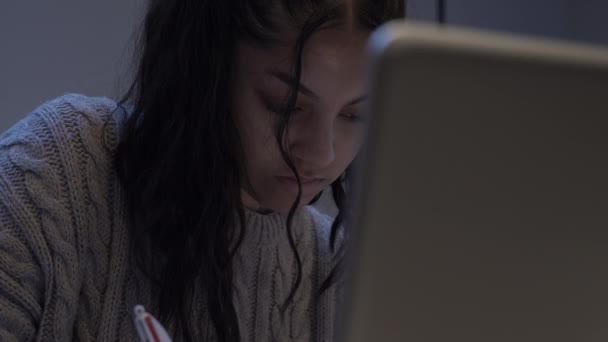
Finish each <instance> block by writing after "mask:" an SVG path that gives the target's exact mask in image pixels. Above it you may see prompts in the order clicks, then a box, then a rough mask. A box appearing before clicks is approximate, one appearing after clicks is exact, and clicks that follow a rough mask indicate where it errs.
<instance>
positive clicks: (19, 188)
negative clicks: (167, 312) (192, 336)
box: [0, 95, 338, 342]
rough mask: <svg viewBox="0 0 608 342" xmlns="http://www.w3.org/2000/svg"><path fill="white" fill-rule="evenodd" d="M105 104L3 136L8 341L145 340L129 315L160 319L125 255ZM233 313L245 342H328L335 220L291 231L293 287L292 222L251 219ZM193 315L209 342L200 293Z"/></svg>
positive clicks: (45, 115)
mask: <svg viewBox="0 0 608 342" xmlns="http://www.w3.org/2000/svg"><path fill="white" fill-rule="evenodd" d="M115 107H116V103H115V102H113V101H111V100H109V99H105V98H89V97H85V96H81V95H65V96H63V97H61V98H58V99H55V100H53V101H50V102H47V103H45V104H44V105H42V106H40V107H39V108H37V109H36V110H34V111H33V112H32V113H31V114H30V115H28V116H27V117H26V118H25V119H23V120H22V121H20V122H19V123H17V124H16V125H15V126H14V127H12V128H11V129H9V130H8V131H6V132H4V133H3V134H1V135H0V341H30V340H36V341H69V340H78V341H137V333H136V331H135V328H134V326H133V322H132V310H133V307H134V306H135V305H136V304H143V305H145V306H146V308H147V309H148V311H150V312H151V313H152V314H155V300H154V290H153V289H152V288H151V286H150V284H149V282H148V281H147V279H146V278H145V277H144V276H143V275H142V274H141V273H140V271H139V270H138V268H137V267H136V266H134V263H133V261H132V260H129V258H128V257H127V256H128V255H129V250H128V248H129V234H128V229H127V220H126V213H125V209H126V208H125V200H124V197H123V192H122V190H121V187H120V186H119V183H118V180H117V176H116V173H115V171H114V170H113V169H112V167H111V165H112V160H113V158H114V153H115V149H116V146H117V143H118V132H119V130H120V128H121V125H122V124H123V121H124V120H123V118H122V116H121V115H119V114H118V113H121V111H116V114H113V110H114V109H115ZM246 218H247V224H248V230H247V231H248V232H249V233H248V234H247V236H246V238H245V241H244V243H243V245H242V247H241V249H240V250H239V253H238V255H237V258H236V260H235V279H236V280H235V282H236V283H235V289H236V291H235V296H234V303H235V307H236V309H237V313H238V316H239V324H240V330H241V335H242V337H243V340H244V341H264V342H266V341H330V340H332V335H333V333H334V318H335V314H334V312H335V302H336V298H337V293H336V292H337V291H338V290H336V289H331V290H330V291H327V292H326V293H325V294H324V295H323V296H321V298H320V300H319V301H315V300H313V296H314V291H315V289H317V288H318V286H319V284H320V282H321V281H322V280H323V279H325V277H326V276H327V274H328V272H329V271H330V269H331V267H332V262H331V257H330V253H329V248H328V246H329V245H328V235H329V227H330V225H331V218H330V217H328V216H325V215H322V214H321V213H319V212H318V211H317V210H316V209H314V208H312V207H305V208H303V209H302V210H300V211H299V213H298V214H297V216H296V219H295V221H294V223H295V227H296V229H295V232H296V236H297V246H298V249H299V251H300V254H301V256H302V260H303V272H304V280H303V283H302V286H301V287H300V290H299V291H298V292H297V295H296V299H295V302H294V305H293V307H291V308H290V309H289V310H287V313H286V314H285V315H284V316H281V315H280V314H279V309H278V308H279V305H280V304H281V303H282V302H283V301H284V300H285V298H286V296H287V294H288V292H289V289H290V288H291V284H292V281H293V279H294V277H295V272H294V264H295V262H294V258H293V256H292V252H291V250H290V248H289V244H288V243H287V237H286V231H285V219H286V217H285V216H284V215H281V214H276V213H275V214H270V215H261V214H257V213H254V212H247V213H246ZM195 298H196V301H195V305H194V307H195V310H194V312H193V313H192V317H193V318H194V319H195V321H196V322H201V324H200V326H201V327H202V328H201V329H204V330H203V334H205V335H207V336H208V340H213V332H212V329H209V328H208V327H209V322H208V319H207V313H206V311H205V303H204V299H203V298H204V296H202V295H201V294H200V293H198V294H197V295H196V296H195Z"/></svg>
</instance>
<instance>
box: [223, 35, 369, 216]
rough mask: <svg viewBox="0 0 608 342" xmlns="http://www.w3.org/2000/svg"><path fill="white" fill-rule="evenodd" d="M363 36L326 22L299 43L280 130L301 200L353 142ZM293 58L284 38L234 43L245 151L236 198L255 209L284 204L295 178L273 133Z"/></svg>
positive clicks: (342, 162)
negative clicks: (292, 100)
mask: <svg viewBox="0 0 608 342" xmlns="http://www.w3.org/2000/svg"><path fill="white" fill-rule="evenodd" d="M367 37H368V33H367V32H362V31H348V30H346V29H338V28H333V29H326V30H320V31H318V32H316V33H315V34H314V35H313V36H312V37H311V38H310V39H309V40H308V42H307V43H306V47H305V49H304V54H303V59H302V77H301V81H300V92H299V94H298V101H297V103H296V111H295V112H294V113H293V116H292V118H291V120H290V123H289V126H288V130H287V136H286V141H287V146H288V151H289V153H290V156H291V160H292V161H293V163H294V165H295V166H296V168H297V170H298V173H299V175H300V179H301V181H302V200H301V202H300V203H301V205H306V204H307V203H309V202H310V201H311V200H312V199H313V198H314V197H315V195H317V194H318V193H319V192H320V191H321V190H323V189H324V188H326V187H327V186H329V185H330V184H331V183H332V182H333V181H335V180H336V179H337V178H339V177H340V176H341V175H342V173H343V172H344V171H345V170H346V168H347V167H348V166H349V165H350V163H351V162H352V161H353V159H354V158H355V155H356V154H357V152H358V150H359V148H360V146H361V143H362V139H363V134H364V125H365V120H366V118H363V117H361V115H362V114H361V108H362V105H363V102H364V101H365V97H366V94H365V93H364V80H365V75H366V70H365V66H366V61H365V58H366V53H365V46H366V41H367ZM293 61H294V52H293V47H291V46H278V47H274V48H260V47H256V46H253V45H250V44H247V43H244V42H242V43H240V44H239V48H238V56H237V69H238V70H237V71H236V75H237V76H236V82H235V94H234V96H235V99H236V101H235V108H234V111H235V115H236V121H237V125H238V129H239V132H240V134H241V138H242V144H243V148H244V153H245V159H246V160H245V166H246V174H245V175H244V180H243V189H242V198H243V203H244V205H245V206H246V207H248V208H250V209H253V210H256V211H259V212H267V211H269V210H271V211H278V212H287V211H288V210H289V208H290V207H291V205H292V204H293V202H294V201H295V199H296V196H297V191H298V187H297V182H296V180H295V177H294V175H293V174H292V172H291V171H290V169H289V167H288V166H287V164H286V163H285V162H284V161H283V158H282V157H281V153H280V150H279V147H278V145H277V142H276V138H275V127H276V123H277V120H278V119H279V115H280V114H277V113H276V112H281V107H282V106H284V104H285V99H286V98H287V96H288V94H289V91H290V89H291V88H290V86H289V85H290V83H291V82H292V81H291V80H290V78H291V75H292V67H293Z"/></svg>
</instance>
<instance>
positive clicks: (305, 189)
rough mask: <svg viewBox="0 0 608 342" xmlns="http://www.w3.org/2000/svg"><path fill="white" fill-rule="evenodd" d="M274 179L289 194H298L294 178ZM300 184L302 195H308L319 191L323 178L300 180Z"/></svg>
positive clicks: (296, 182) (277, 177) (279, 177)
mask: <svg viewBox="0 0 608 342" xmlns="http://www.w3.org/2000/svg"><path fill="white" fill-rule="evenodd" d="M275 178H276V179H277V180H278V181H279V183H281V184H282V185H283V186H285V187H286V188H287V189H289V190H290V191H291V192H294V193H298V181H297V179H296V178H295V177H290V176H276V177H275ZM300 182H301V183H302V194H307V195H309V194H314V193H317V192H319V191H320V189H319V188H320V185H321V183H322V182H323V178H300Z"/></svg>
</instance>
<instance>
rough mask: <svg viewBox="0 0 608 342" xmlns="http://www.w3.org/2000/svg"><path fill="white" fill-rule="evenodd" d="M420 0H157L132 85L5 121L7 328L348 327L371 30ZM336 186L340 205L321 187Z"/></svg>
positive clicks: (104, 335)
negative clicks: (352, 201)
mask: <svg viewBox="0 0 608 342" xmlns="http://www.w3.org/2000/svg"><path fill="white" fill-rule="evenodd" d="M403 2H404V1H403V0H361V1H353V2H352V3H351V4H348V3H345V2H343V1H334V0H230V1H228V0H181V1H178V0H151V1H150V2H149V5H148V6H149V7H148V12H147V15H146V17H145V22H144V26H143V30H142V37H141V38H142V39H141V50H140V54H139V56H138V68H137V69H136V74H135V77H134V82H133V84H132V86H131V87H130V89H129V91H128V93H127V94H126V96H125V97H124V99H123V100H122V101H119V102H118V103H116V102H113V101H111V100H109V99H102V98H89V97H85V96H80V95H66V96H63V97H61V98H58V99H56V100H53V101H50V102H48V103H46V104H44V105H42V106H41V107H39V108H38V109H36V110H35V111H34V112H32V113H31V114H30V115H29V116H28V117H26V118H25V119H24V120H22V121H21V122H20V123H18V124H17V125H16V126H15V127H13V128H11V129H10V130H8V131H7V132H5V133H4V134H2V135H0V340H2V341H9V340H23V341H25V340H34V339H35V340H37V341H67V340H78V341H90V340H98V341H116V340H119V341H135V340H136V339H137V333H136V330H135V328H134V326H133V322H132V310H133V307H134V306H135V305H137V304H143V305H144V306H145V307H146V309H147V310H148V311H149V312H151V313H152V314H153V315H155V316H156V317H157V318H159V320H160V321H161V323H163V324H164V325H165V327H166V328H167V330H168V332H169V334H170V335H171V336H172V338H173V339H174V341H182V340H185V341H291V340H293V341H310V340H314V341H330V340H332V337H333V334H334V329H335V325H334V321H335V318H336V304H337V303H338V301H339V298H340V275H341V273H340V260H341V256H342V254H343V249H342V248H341V244H340V241H342V240H343V238H344V235H345V234H346V231H345V230H343V229H342V224H341V223H342V221H343V219H344V217H345V215H346V202H347V194H348V189H346V185H347V184H348V167H349V165H350V164H351V162H352V161H353V159H354V158H355V156H356V155H357V151H358V149H359V146H360V144H361V140H362V135H363V130H364V123H365V120H366V118H364V117H361V113H360V109H361V106H362V105H363V104H364V101H365V95H366V94H365V87H364V79H365V73H366V70H365V65H366V60H365V56H366V55H365V45H366V40H367V38H368V35H369V34H370V32H371V31H372V30H373V29H374V28H376V27H377V26H379V25H380V24H382V23H384V22H386V21H388V20H390V19H394V18H399V17H402V16H403V14H404V4H403ZM329 188H331V190H333V198H334V200H335V203H336V204H337V207H338V209H339V212H338V214H337V216H336V217H335V218H330V217H329V216H327V215H324V214H322V213H320V212H318V211H317V210H315V209H314V208H313V207H312V206H310V205H309V204H310V203H312V202H314V201H315V200H316V199H317V198H318V197H319V195H320V194H321V192H322V191H323V190H324V189H329Z"/></svg>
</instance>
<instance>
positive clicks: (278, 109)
mask: <svg viewBox="0 0 608 342" xmlns="http://www.w3.org/2000/svg"><path fill="white" fill-rule="evenodd" d="M267 107H268V110H270V111H271V112H273V113H275V114H285V113H287V112H288V111H289V108H287V107H285V106H284V105H283V104H276V105H269V106H267ZM303 110H304V109H303V108H302V107H294V108H293V110H292V111H291V114H297V113H300V112H302V111H303Z"/></svg>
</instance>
